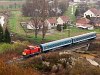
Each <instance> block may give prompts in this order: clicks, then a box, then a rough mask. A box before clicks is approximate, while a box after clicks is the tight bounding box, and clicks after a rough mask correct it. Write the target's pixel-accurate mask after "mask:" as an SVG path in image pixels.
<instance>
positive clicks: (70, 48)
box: [6, 40, 95, 63]
mask: <svg viewBox="0 0 100 75" xmlns="http://www.w3.org/2000/svg"><path fill="white" fill-rule="evenodd" d="M93 41H95V40H91V41H85V42H82V43H78V44H75V45H69V46H64V47H61V48H58V49H54V50H52V51H50V52H64V51H65V52H67V51H76V50H81V49H82V48H84V50H88V47H89V44H90V43H91V42H93ZM47 53H49V52H47ZM34 56H36V55H33V56H30V57H28V58H31V57H34ZM28 58H24V57H23V56H20V57H18V58H17V57H14V58H13V59H12V60H9V61H7V62H6V63H14V62H15V63H16V62H18V63H20V62H21V61H24V60H27V59H28Z"/></svg>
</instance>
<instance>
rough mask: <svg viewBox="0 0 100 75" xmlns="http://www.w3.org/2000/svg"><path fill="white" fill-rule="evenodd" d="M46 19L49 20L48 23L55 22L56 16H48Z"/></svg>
mask: <svg viewBox="0 0 100 75" xmlns="http://www.w3.org/2000/svg"><path fill="white" fill-rule="evenodd" d="M47 21H49V23H57V20H56V17H51V18H48V19H47Z"/></svg>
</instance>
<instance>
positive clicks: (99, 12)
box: [84, 8, 100, 17]
mask: <svg viewBox="0 0 100 75" xmlns="http://www.w3.org/2000/svg"><path fill="white" fill-rule="evenodd" d="M87 15H89V16H90V17H100V10H97V9H96V8H91V9H89V10H87V11H86V12H85V13H84V17H86V16H87Z"/></svg>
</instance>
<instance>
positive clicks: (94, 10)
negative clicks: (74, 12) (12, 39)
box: [90, 8, 100, 15]
mask: <svg viewBox="0 0 100 75" xmlns="http://www.w3.org/2000/svg"><path fill="white" fill-rule="evenodd" d="M90 11H92V12H93V13H94V14H95V15H100V10H97V9H96V8H91V9H90Z"/></svg>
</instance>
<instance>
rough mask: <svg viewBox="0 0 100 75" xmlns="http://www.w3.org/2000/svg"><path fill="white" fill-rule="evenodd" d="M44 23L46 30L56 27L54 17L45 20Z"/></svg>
mask: <svg viewBox="0 0 100 75" xmlns="http://www.w3.org/2000/svg"><path fill="white" fill-rule="evenodd" d="M46 23H47V25H48V29H52V28H54V27H56V26H57V20H56V17H51V18H48V19H46Z"/></svg>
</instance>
